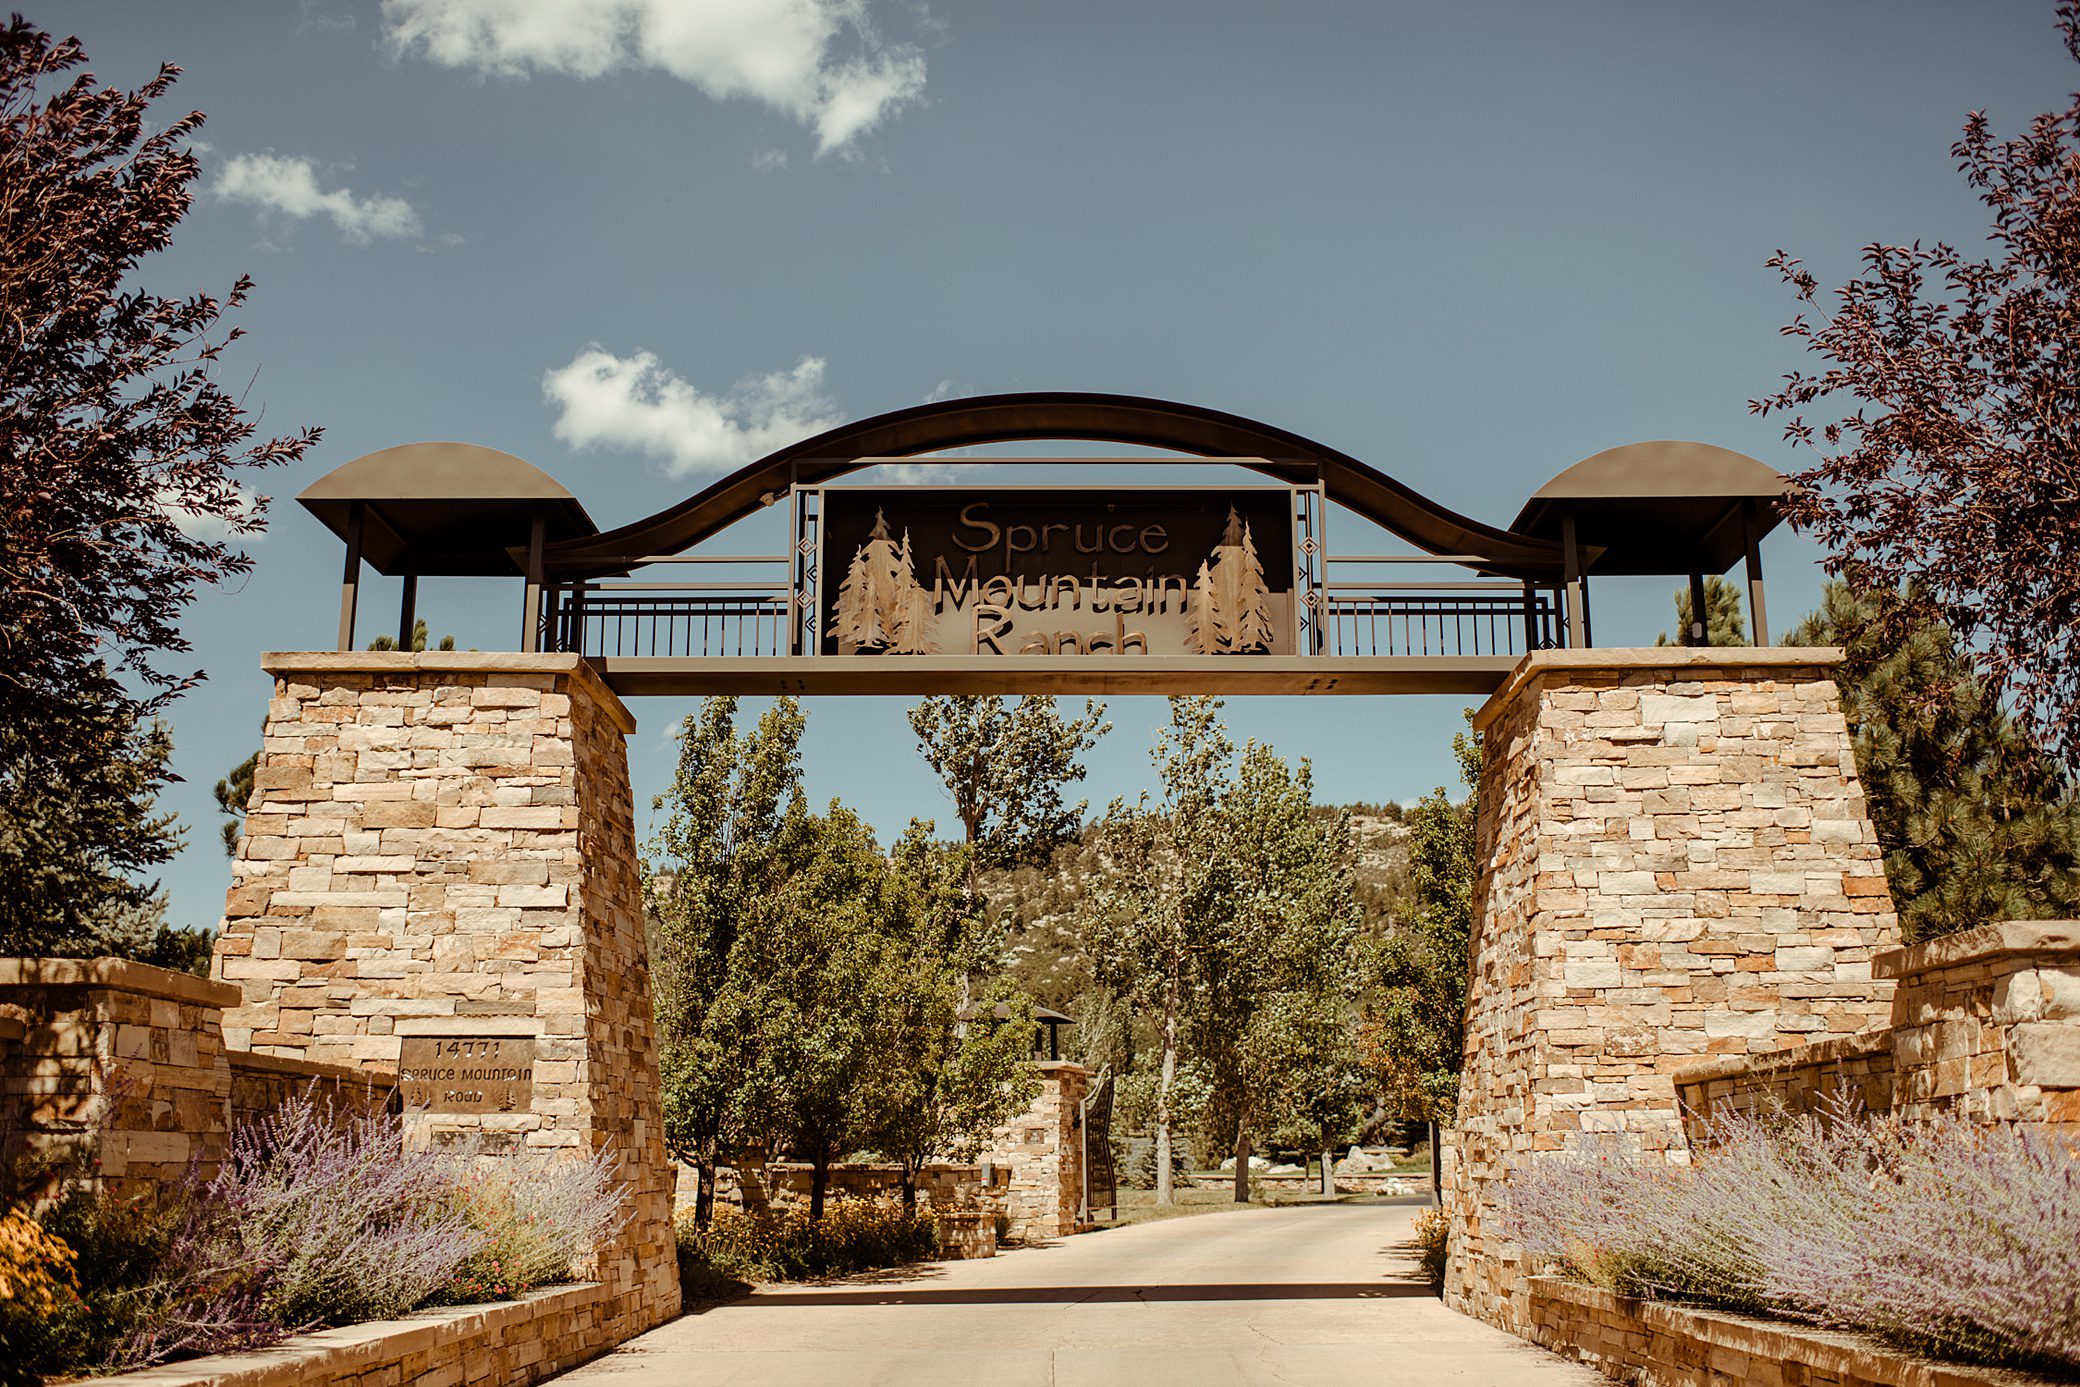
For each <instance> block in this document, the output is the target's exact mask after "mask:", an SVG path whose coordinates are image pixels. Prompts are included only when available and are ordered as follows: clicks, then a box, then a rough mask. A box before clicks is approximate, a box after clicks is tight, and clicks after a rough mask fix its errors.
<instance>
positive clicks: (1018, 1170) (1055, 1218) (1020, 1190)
mask: <svg viewBox="0 0 2080 1387" xmlns="http://www.w3.org/2000/svg"><path fill="white" fill-rule="evenodd" d="M1032 1063H1033V1066H1034V1068H1036V1069H1038V1070H1039V1071H1040V1093H1039V1096H1038V1097H1036V1098H1034V1099H1033V1104H1032V1106H1031V1107H1030V1108H1028V1109H1027V1110H1026V1111H1025V1112H1023V1113H1021V1114H1020V1115H1019V1116H1017V1117H1014V1118H1012V1119H1011V1120H1010V1121H1009V1122H1007V1123H1005V1124H1004V1125H1003V1126H1001V1127H999V1128H997V1130H996V1131H995V1132H994V1133H993V1134H992V1135H991V1137H990V1142H989V1145H988V1146H987V1147H985V1148H984V1149H983V1152H982V1159H983V1160H984V1161H986V1162H988V1163H989V1164H991V1165H993V1166H1003V1167H1005V1168H1006V1169H1008V1170H1009V1171H1010V1173H1011V1185H1010V1191H1009V1193H1008V1195H1007V1197H1006V1206H1005V1212H1006V1213H1007V1214H1008V1215H1009V1217H1010V1219H1011V1228H1012V1231H1013V1233H1014V1234H1015V1235H1017V1236H1018V1237H1022V1238H1058V1237H1062V1236H1064V1235H1065V1234H1069V1233H1074V1232H1076V1231H1077V1228H1078V1226H1079V1225H1078V1223H1077V1214H1078V1213H1079V1211H1081V1209H1082V1208H1083V1099H1084V1095H1085V1094H1086V1093H1088V1092H1089V1090H1090V1082H1091V1071H1090V1070H1088V1069H1085V1068H1084V1067H1083V1066H1082V1065H1080V1064H1074V1063H1072V1062H1070V1061H1068V1060H1034V1061H1033V1062H1032Z"/></svg>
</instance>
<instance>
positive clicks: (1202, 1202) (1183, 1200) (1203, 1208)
mask: <svg viewBox="0 0 2080 1387" xmlns="http://www.w3.org/2000/svg"><path fill="white" fill-rule="evenodd" d="M1253 1207H1257V1206H1255V1205H1249V1204H1237V1203H1236V1202H1235V1191H1234V1190H1232V1189H1230V1188H1229V1187H1228V1186H1226V1185H1222V1186H1221V1187H1220V1188H1219V1189H1180V1190H1178V1191H1177V1202H1176V1203H1175V1204H1167V1205H1165V1204H1158V1203H1156V1192H1155V1191H1154V1190H1128V1189H1123V1190H1121V1191H1120V1192H1119V1218H1118V1219H1117V1220H1116V1221H1115V1222H1113V1223H1110V1224H1107V1225H1106V1226H1107V1227H1110V1228H1124V1227H1126V1226H1127V1225H1128V1224H1130V1223H1153V1222H1155V1221H1156V1220H1157V1219H1163V1218H1184V1217H1186V1216H1187V1215H1190V1214H1219V1213H1226V1212H1227V1211H1228V1210H1230V1209H1248V1208H1253Z"/></svg>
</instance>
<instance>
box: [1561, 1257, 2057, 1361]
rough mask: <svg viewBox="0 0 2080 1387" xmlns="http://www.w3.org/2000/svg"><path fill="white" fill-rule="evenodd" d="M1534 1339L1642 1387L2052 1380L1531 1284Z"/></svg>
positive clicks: (1821, 1333) (1564, 1284)
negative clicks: (1939, 1361) (1938, 1360)
mask: <svg viewBox="0 0 2080 1387" xmlns="http://www.w3.org/2000/svg"><path fill="white" fill-rule="evenodd" d="M1528 1284H1529V1323H1528V1326H1527V1328H1526V1330H1525V1337H1526V1338H1528V1339H1530V1340H1531V1341H1532V1342H1533V1343H1537V1344H1541V1345H1543V1346H1544V1347H1546V1348H1549V1349H1551V1350H1552V1351H1553V1352H1555V1353H1558V1354H1561V1355H1563V1356H1565V1357H1568V1358H1572V1359H1575V1360H1577V1361H1579V1362H1583V1363H1587V1364H1588V1365H1589V1366H1591V1367H1593V1368H1596V1369H1597V1370H1598V1371H1600V1372H1602V1373H1604V1374H1605V1375H1606V1376H1608V1377H1612V1378H1615V1379H1617V1380H1618V1381H1620V1382H1629V1383H1636V1384H1640V1387H1716V1384H1720V1383H1728V1384H1732V1383H1745V1384H1767V1387H1793V1384H1796V1387H2027V1384H2030V1383H2034V1382H2048V1381H2049V1379H2046V1378H2037V1377H2033V1376H2031V1375H2029V1374H2026V1373H2019V1372H2013V1371H2005V1370H2001V1371H1997V1370H1993V1369H1987V1368H1972V1367H1966V1366H1964V1365H1961V1364H1956V1363H1937V1362H1934V1361H1932V1360H1929V1359H1926V1358H1917V1357H1914V1356H1913V1355H1911V1354H1907V1353H1902V1352H1900V1351H1899V1350H1897V1349H1893V1348H1890V1347H1887V1346H1886V1345H1884V1344H1881V1343H1879V1342H1877V1341H1876V1340H1873V1339H1869V1338H1865V1337H1864V1336H1862V1335H1855V1334H1838V1333H1833V1332H1830V1331H1828V1330H1823V1329H1814V1328H1811V1327H1808V1326H1806V1325H1798V1324H1784V1323H1781V1322H1777V1321H1771V1320H1758V1319H1751V1318H1749V1317H1748V1316H1745V1315H1732V1314H1727V1313H1725V1312H1723V1311H1717V1310H1698V1309H1693V1308H1691V1307H1688V1306H1682V1305H1670V1304H1666V1303H1663V1302H1660V1301H1642V1300H1634V1299H1632V1298H1630V1297H1628V1296H1619V1295H1613V1294H1611V1293H1610V1292H1609V1291H1604V1290H1598V1289H1597V1288H1596V1287H1594V1286H1584V1285H1581V1284H1579V1283H1577V1282H1573V1281H1562V1280H1559V1279H1557V1278H1554V1277H1545V1276H1540V1277H1533V1278H1531V1279H1530V1281H1529V1283H1528Z"/></svg>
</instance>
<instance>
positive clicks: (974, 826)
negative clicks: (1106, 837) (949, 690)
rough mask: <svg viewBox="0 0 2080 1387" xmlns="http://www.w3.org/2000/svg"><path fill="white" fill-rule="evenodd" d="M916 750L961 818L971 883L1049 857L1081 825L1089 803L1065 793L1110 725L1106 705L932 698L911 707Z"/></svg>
mask: <svg viewBox="0 0 2080 1387" xmlns="http://www.w3.org/2000/svg"><path fill="white" fill-rule="evenodd" d="M910 726H911V728H912V729H913V730H915V731H916V733H917V741H918V749H919V750H920V751H922V752H923V753H924V759H925V762H926V763H927V764H928V765H930V766H931V768H932V770H933V771H934V772H935V773H936V774H937V775H938V777H939V779H940V781H941V782H942V783H944V785H945V786H946V793H947V794H948V795H949V796H951V797H952V799H953V809H954V813H955V815H956V816H958V817H959V819H960V821H961V830H962V832H963V834H964V835H965V837H966V840H967V844H968V846H969V848H970V849H971V850H972V852H971V855H970V858H969V886H970V888H971V889H972V887H973V886H974V884H975V873H976V872H978V871H980V870H981V869H983V868H986V867H1000V866H1006V865H1009V864H1011V863H1015V862H1033V861H1045V860H1046V858H1047V856H1048V854H1050V853H1051V852H1053V850H1054V849H1055V848H1056V847H1057V846H1058V845H1059V844H1061V843H1063V842H1064V841H1066V840H1067V839H1069V838H1071V837H1073V836H1074V835H1075V833H1076V831H1077V830H1078V828H1079V827H1081V825H1082V823H1083V811H1084V808H1085V805H1084V803H1083V801H1081V800H1079V801H1078V802H1077V803H1075V804H1074V805H1071V804H1069V803H1068V802H1067V801H1066V800H1065V799H1064V797H1063V796H1064V792H1065V791H1066V789H1067V788H1068V787H1069V786H1070V785H1072V784H1074V783H1075V782H1077V781H1079V780H1081V779H1083V777H1084V767H1083V765H1082V764H1081V762H1080V761H1079V760H1078V758H1079V757H1081V756H1082V755H1083V753H1084V752H1086V751H1088V750H1089V749H1090V748H1091V747H1092V745H1094V744H1095V743H1096V742H1097V740H1098V738H1100V737H1102V736H1104V735H1105V733H1107V732H1108V731H1110V730H1111V727H1112V725H1111V724H1110V723H1108V722H1106V721H1105V707H1104V705H1103V704H1100V703H1093V702H1089V701H1086V702H1085V704H1084V708H1083V713H1082V715H1081V716H1079V717H1074V718H1065V717H1063V716H1062V711H1061V709H1060V707H1059V706H1057V705H1056V703H1055V701H1054V700H1053V699H1052V698H1047V697H1044V696H1042V695H1039V694H1031V695H1028V696H1026V697H1024V698H1020V699H1018V700H1016V701H1012V700H1009V699H1004V698H992V697H982V696H976V695H950V696H944V697H935V698H927V699H925V700H924V701H923V702H921V703H919V704H918V705H917V706H916V707H915V708H912V709H911V710H910Z"/></svg>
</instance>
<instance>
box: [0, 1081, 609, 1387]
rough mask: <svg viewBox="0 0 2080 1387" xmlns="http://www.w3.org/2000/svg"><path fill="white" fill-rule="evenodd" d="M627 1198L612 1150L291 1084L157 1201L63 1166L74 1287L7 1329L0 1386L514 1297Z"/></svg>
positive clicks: (590, 1241)
mask: <svg viewBox="0 0 2080 1387" xmlns="http://www.w3.org/2000/svg"><path fill="white" fill-rule="evenodd" d="M624 1203H625V1197H624V1194H623V1191H622V1189H621V1187H620V1186H619V1185H618V1184H617V1183H616V1182H615V1181H614V1179H613V1165H612V1162H611V1160H610V1159H609V1157H608V1156H606V1155H605V1154H602V1155H599V1156H596V1157H594V1158H592V1159H590V1160H585V1159H577V1158H560V1159H553V1160H552V1159H551V1158H549V1157H548V1156H547V1155H546V1154H545V1155H541V1156H534V1155H522V1156H516V1157H512V1158H502V1159H499V1160H496V1161H494V1160H491V1159H489V1158H480V1157H478V1156H476V1155H475V1154H474V1153H472V1152H469V1151H441V1152H423V1151H413V1150H410V1149H408V1148H407V1147H406V1145H405V1141H404V1127H403V1123H402V1121H401V1120H400V1119H399V1118H397V1117H394V1116H389V1115H374V1116H367V1117H362V1118H359V1119H355V1120H343V1115H340V1114H335V1113H334V1112H333V1111H331V1110H330V1109H329V1108H327V1107H326V1106H324V1105H323V1104H322V1103H320V1102H319V1101H317V1100H316V1099H315V1097H313V1096H306V1097H303V1098H299V1099H294V1100H292V1101H290V1102H288V1103H285V1104H284V1105H283V1106H282V1107H280V1108H278V1109H277V1110H275V1112H273V1113H272V1114H270V1115H269V1116H267V1117H266V1118H264V1119H262V1120H261V1121H259V1122H256V1123H252V1124H249V1125H246V1126H243V1127H241V1128H239V1129H238V1130H237V1131H235V1132H234V1133H233V1134H232V1142H231V1149H230V1151H229V1153H228V1154H227V1156H226V1158H225V1160H224V1161H223V1163H222V1164H221V1165H220V1166H219V1168H218V1170H217V1172H216V1174H215V1175H214V1176H213V1177H212V1178H209V1179H202V1178H199V1177H195V1176H191V1177H190V1178H189V1179H187V1180H186V1181H183V1182H181V1183H180V1184H177V1185H174V1186H170V1187H167V1188H165V1189H163V1190H161V1191H160V1192H159V1194H158V1196H157V1197H156V1198H150V1199H144V1198H136V1199H119V1198H117V1197H115V1196H114V1195H113V1194H110V1193H109V1192H107V1191H106V1190H104V1189H102V1188H101V1187H100V1186H98V1185H97V1184H96V1183H95V1182H94V1181H93V1180H91V1179H90V1178H87V1176H86V1175H85V1174H84V1173H82V1174H79V1175H76V1176H74V1177H72V1178H71V1179H70V1180H68V1181H67V1182H66V1184H65V1186H64V1188H63V1191H62V1193H61V1196H60V1197H59V1198H57V1199H56V1200H55V1202H53V1203H52V1204H51V1205H50V1206H49V1207H48V1208H47V1209H46V1210H45V1211H44V1212H43V1213H42V1214H40V1215H38V1217H37V1224H38V1225H39V1226H40V1229H41V1231H42V1233H43V1234H46V1235H48V1237H49V1238H51V1239H52V1240H54V1244H53V1245H54V1246H60V1247H63V1248H64V1249H65V1250H66V1251H67V1252H68V1253H69V1254H70V1256H71V1259H72V1260H71V1263H70V1265H69V1267H68V1271H69V1273H70V1275H71V1277H72V1280H73V1284H74V1285H75V1286H76V1294H74V1295H72V1296H70V1297H68V1298H63V1300H64V1303H63V1304H61V1305H58V1306H57V1307H56V1308H55V1309H53V1310H51V1311H49V1312H48V1313H41V1314H39V1315H37V1316H34V1317H33V1320H34V1324H33V1329H34V1332H33V1333H28V1332H27V1331H25V1332H24V1333H22V1334H16V1335H13V1336H11V1338H10V1340H9V1341H7V1342H4V1343H0V1348H5V1349H7V1350H8V1351H9V1353H10V1354H12V1357H11V1358H9V1355H8V1354H0V1360H5V1361H0V1383H12V1382H15V1381H22V1382H34V1381H37V1380H38V1379H40V1378H42V1377H45V1376H49V1375H53V1374H60V1373H80V1372H120V1371H124V1370H127V1369H130V1368H136V1367H144V1366H147V1365H150V1364H153V1363H160V1362H165V1361H167V1360H168V1359H171V1358H179V1357H186V1356H191V1355H194V1354H198V1353H215V1352H222V1351H226V1350H233V1349H245V1348H258V1347H263V1346H265V1345H268V1344H271V1343H275V1342H278V1341H279V1340H281V1339H282V1338H284V1337H286V1336H288V1335H290V1334H293V1333H296V1332H298V1331H300V1330H304V1329H309V1328H314V1327H317V1326H320V1325H339V1324H353V1323H356V1322H359V1321H364V1320H372V1319H386V1318H390V1317H392V1316H395V1315H399V1314H403V1313H405V1312H406V1311H409V1310H413V1309H416V1308H418V1307H420V1306H423V1305H428V1304H434V1303H439V1302H463V1301H479V1300H487V1299H498V1298H502V1297H505V1296H509V1295H512V1294H515V1293H517V1292H519V1291H522V1290H525V1289H528V1288H529V1287H532V1286H536V1285H540V1284H543V1283H545V1282H548V1281H553V1280H558V1279H561V1278H563V1277H565V1276H568V1275H570V1274H571V1272H572V1270H573V1265H574V1263H576V1262H577V1261H578V1260H580V1259H581V1258H584V1257H586V1256H589V1255H590V1254H591V1253H592V1251H593V1249H594V1248H595V1247H596V1245H597V1244H598V1242H599V1241H601V1240H602V1239H604V1238H606V1237H608V1236H610V1235H611V1234H612V1233H613V1232H614V1231H615V1230H616V1229H617V1228H618V1227H619V1226H620V1223H621V1220H622V1217H623V1214H622V1209H623V1205H624Z"/></svg>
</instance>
